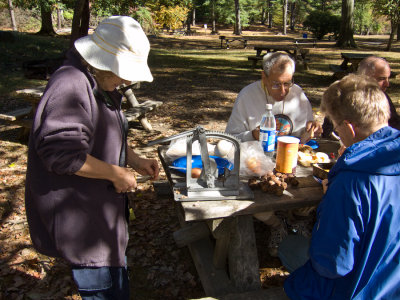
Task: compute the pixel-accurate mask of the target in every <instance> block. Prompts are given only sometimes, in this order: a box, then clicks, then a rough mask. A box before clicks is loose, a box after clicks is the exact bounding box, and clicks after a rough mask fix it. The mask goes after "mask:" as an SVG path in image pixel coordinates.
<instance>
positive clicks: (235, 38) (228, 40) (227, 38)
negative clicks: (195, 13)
mask: <svg viewBox="0 0 400 300" xmlns="http://www.w3.org/2000/svg"><path fill="white" fill-rule="evenodd" d="M219 39H220V40H221V48H224V47H223V42H224V41H225V48H226V49H229V46H230V43H231V42H234V41H239V42H241V43H242V44H243V48H244V49H246V48H247V39H246V38H244V37H242V36H225V35H220V36H219Z"/></svg>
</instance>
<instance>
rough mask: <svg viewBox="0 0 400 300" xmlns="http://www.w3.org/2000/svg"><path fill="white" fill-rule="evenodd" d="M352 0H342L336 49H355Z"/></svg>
mask: <svg viewBox="0 0 400 300" xmlns="http://www.w3.org/2000/svg"><path fill="white" fill-rule="evenodd" d="M353 18H354V0H342V22H341V24H340V32H339V38H338V41H337V42H336V46H338V47H353V48H357V45H356V42H355V41H354V36H353V35H354V19H353Z"/></svg>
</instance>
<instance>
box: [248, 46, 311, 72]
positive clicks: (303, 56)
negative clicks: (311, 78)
mask: <svg viewBox="0 0 400 300" xmlns="http://www.w3.org/2000/svg"><path fill="white" fill-rule="evenodd" d="M254 50H256V55H255V56H249V57H248V58H247V59H248V60H251V61H253V67H256V65H257V62H258V61H261V60H262V59H263V57H264V55H265V54H267V53H270V52H278V51H282V52H286V53H288V54H289V55H290V56H292V57H293V59H294V60H295V61H296V62H298V61H301V62H302V63H303V66H304V69H306V70H307V69H308V64H307V62H308V60H307V55H308V54H309V53H310V50H309V49H308V48H304V47H300V46H299V45H296V44H293V45H279V44H278V45H277V44H270V45H258V46H254ZM263 51H266V52H265V53H263Z"/></svg>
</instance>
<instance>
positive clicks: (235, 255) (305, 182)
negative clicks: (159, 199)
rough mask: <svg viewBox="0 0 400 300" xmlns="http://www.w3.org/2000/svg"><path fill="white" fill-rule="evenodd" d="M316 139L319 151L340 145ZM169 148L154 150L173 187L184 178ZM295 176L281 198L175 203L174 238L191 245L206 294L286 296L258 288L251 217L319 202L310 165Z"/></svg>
mask: <svg viewBox="0 0 400 300" xmlns="http://www.w3.org/2000/svg"><path fill="white" fill-rule="evenodd" d="M318 142H319V145H320V147H319V150H318V151H323V152H326V153H330V152H336V151H337V149H338V148H339V143H338V142H337V141H331V140H319V141H318ZM167 149H168V146H160V147H158V154H159V157H160V160H161V163H162V165H163V167H164V170H165V172H166V175H167V177H168V182H169V185H170V188H171V189H173V187H174V186H175V185H177V184H178V183H182V182H184V181H185V180H186V177H185V175H183V174H181V173H179V172H177V171H176V170H173V169H171V168H169V166H170V165H171V163H172V161H171V160H170V159H169V158H168V157H166V155H165V153H166V150H167ZM296 175H297V178H298V180H299V186H298V187H288V188H287V190H285V191H284V194H283V195H282V196H276V195H272V194H267V193H263V192H262V191H261V190H255V191H254V199H244V200H218V201H210V200H207V201H176V202H175V203H176V204H177V205H176V208H177V213H178V217H179V220H180V224H181V229H179V230H178V231H176V232H174V234H173V236H174V239H175V241H176V243H177V244H178V246H188V247H189V250H190V252H191V255H192V258H193V261H194V263H195V266H196V269H197V272H198V274H199V277H200V280H201V282H202V285H203V288H204V290H205V293H206V295H207V296H223V295H227V294H237V297H236V298H232V299H245V298H240V297H239V295H244V294H246V293H249V292H257V291H258V292H259V293H260V295H262V297H261V296H260V299H261V298H262V299H288V298H286V296H285V293H284V292H283V290H279V291H276V290H275V291H274V294H273V295H272V294H270V292H267V291H268V290H267V291H266V290H262V289H261V283H260V278H259V262H258V255H257V249H256V240H255V233H254V227H253V217H252V215H253V214H255V213H260V212H266V211H275V210H288V209H294V208H301V207H308V206H314V205H317V204H318V203H319V202H320V200H321V198H322V196H323V191H322V186H321V185H320V184H319V183H317V182H316V181H315V180H314V178H313V177H312V168H305V167H301V166H298V167H297V173H296ZM242 181H243V182H247V180H246V179H243V180H242ZM275 292H276V294H275ZM252 297H253V298H252V299H258V298H256V297H255V295H253V296H252Z"/></svg>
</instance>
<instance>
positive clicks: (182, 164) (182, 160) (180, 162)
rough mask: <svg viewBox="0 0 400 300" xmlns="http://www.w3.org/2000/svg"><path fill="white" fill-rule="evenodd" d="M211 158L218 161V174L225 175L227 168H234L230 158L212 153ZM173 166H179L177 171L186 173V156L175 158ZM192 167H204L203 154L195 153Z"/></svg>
mask: <svg viewBox="0 0 400 300" xmlns="http://www.w3.org/2000/svg"><path fill="white" fill-rule="evenodd" d="M210 158H212V159H214V160H215V162H216V163H217V168H218V176H220V175H223V174H224V171H225V169H224V168H227V169H229V170H232V169H233V164H232V163H231V162H229V160H227V159H225V158H222V157H218V156H212V155H210ZM172 166H174V167H178V168H180V169H176V170H177V171H179V172H181V173H185V174H186V156H182V157H179V158H177V159H175V160H174V161H173V162H172ZM192 168H200V169H203V162H202V161H201V156H200V155H193V156H192Z"/></svg>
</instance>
